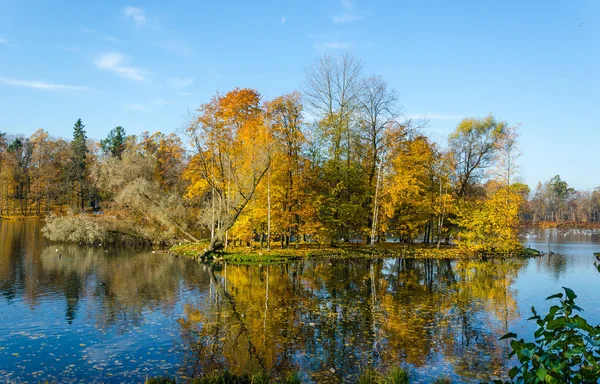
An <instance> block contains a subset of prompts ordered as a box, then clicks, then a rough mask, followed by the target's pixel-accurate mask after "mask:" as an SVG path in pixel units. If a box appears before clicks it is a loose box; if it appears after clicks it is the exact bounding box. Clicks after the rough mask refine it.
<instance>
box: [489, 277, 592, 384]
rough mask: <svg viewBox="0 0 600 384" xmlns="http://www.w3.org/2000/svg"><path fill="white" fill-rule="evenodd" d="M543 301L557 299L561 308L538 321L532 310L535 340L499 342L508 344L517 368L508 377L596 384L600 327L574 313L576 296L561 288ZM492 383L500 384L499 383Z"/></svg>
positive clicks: (521, 380) (522, 380)
mask: <svg viewBox="0 0 600 384" xmlns="http://www.w3.org/2000/svg"><path fill="white" fill-rule="evenodd" d="M563 289H564V290H565V293H564V294H562V293H557V294H555V295H552V296H550V297H548V298H547V299H546V300H550V299H558V300H559V302H560V305H553V306H551V307H550V310H549V312H548V314H547V315H546V316H544V317H541V316H540V315H538V313H537V312H536V310H535V308H531V310H532V312H533V316H532V317H531V318H529V320H534V321H535V322H536V323H537V325H538V329H537V330H536V331H535V333H534V336H535V340H534V341H532V342H526V341H525V340H523V339H519V340H518V339H517V335H516V334H514V333H508V334H506V335H504V336H503V337H502V338H501V339H513V340H511V342H510V346H511V348H512V352H511V354H510V356H517V359H518V360H519V365H517V366H515V367H513V368H512V369H511V370H510V372H509V376H510V378H511V379H512V380H515V381H516V382H517V383H596V382H598V380H599V379H600V326H598V325H597V326H592V325H590V324H588V322H587V321H586V320H585V319H584V318H583V317H581V316H579V315H578V314H574V313H575V312H580V311H582V309H581V308H579V307H578V306H577V305H575V298H576V297H577V295H575V292H573V291H572V290H571V289H569V288H564V287H563ZM495 383H502V381H501V380H497V381H495Z"/></svg>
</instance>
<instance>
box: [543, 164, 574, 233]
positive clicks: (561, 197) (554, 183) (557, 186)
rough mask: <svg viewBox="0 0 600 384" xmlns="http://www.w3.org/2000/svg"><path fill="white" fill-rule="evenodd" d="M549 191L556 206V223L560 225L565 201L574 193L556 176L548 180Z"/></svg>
mask: <svg viewBox="0 0 600 384" xmlns="http://www.w3.org/2000/svg"><path fill="white" fill-rule="evenodd" d="M549 189H550V191H551V194H552V199H553V201H554V204H555V206H556V221H557V223H560V220H561V219H562V216H563V211H564V208H565V204H566V202H567V200H568V199H569V198H570V197H571V196H572V195H573V194H574V193H575V190H574V189H573V188H571V187H569V184H567V182H566V181H564V180H562V179H561V178H560V176H559V175H556V176H554V177H553V178H552V179H550V183H549Z"/></svg>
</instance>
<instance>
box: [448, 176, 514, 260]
mask: <svg viewBox="0 0 600 384" xmlns="http://www.w3.org/2000/svg"><path fill="white" fill-rule="evenodd" d="M521 203H522V196H521V195H519V194H517V193H514V192H511V190H510V188H508V187H507V186H504V187H500V188H498V189H496V190H495V191H493V192H491V194H490V196H488V198H487V199H485V200H484V201H471V202H463V203H462V204H461V206H460V207H459V208H458V224H459V227H460V228H461V230H460V231H459V234H458V245H459V247H460V248H461V249H463V250H464V251H466V252H469V253H480V254H482V255H486V254H493V253H511V252H514V251H515V250H518V249H519V248H520V247H521V244H520V243H519V239H518V238H517V225H518V224H519V207H520V205H521Z"/></svg>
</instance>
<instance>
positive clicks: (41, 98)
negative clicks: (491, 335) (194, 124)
mask: <svg viewBox="0 0 600 384" xmlns="http://www.w3.org/2000/svg"><path fill="white" fill-rule="evenodd" d="M599 22H600V1H596V0H588V1H585V0H573V1H564V0H562V1H416V0H415V1H393V0H391V1H387V0H375V1H368V2H367V1H359V0H356V1H353V0H342V1H340V0H322V1H283V0H282V1H262V2H260V1H220V2H219V1H210V2H209V1H172V2H165V1H147V2H127V1H126V2H121V1H67V2H50V1H24V0H23V1H16V0H15V1H7V0H0V131H4V132H9V133H25V134H30V133H32V132H34V131H35V130H37V129H39V128H44V129H46V130H48V131H49V132H50V133H51V134H52V135H54V136H60V137H65V138H68V137H70V135H71V132H72V126H73V123H74V122H75V120H76V119H77V118H79V117H81V118H82V119H83V121H84V123H85V124H86V128H87V130H88V136H90V137H93V138H102V137H104V136H105V135H106V134H107V133H108V131H109V130H110V129H112V128H113V127H115V126H117V125H122V126H123V127H125V129H126V130H127V132H128V133H140V132H142V131H144V130H149V131H157V130H161V131H164V132H170V131H174V130H177V129H179V128H180V127H181V126H183V124H184V122H185V121H186V118H187V116H188V111H193V110H194V109H195V108H196V107H197V106H198V105H199V104H200V103H203V102H206V101H207V100H208V99H209V98H210V97H211V96H212V95H213V94H214V93H215V92H216V91H228V90H230V89H232V88H234V87H253V88H256V89H258V90H259V91H260V92H261V93H262V94H263V95H264V96H265V97H266V98H270V97H274V96H277V95H279V94H282V93H287V92H290V91H293V90H299V89H301V88H302V84H303V78H304V69H305V67H306V66H308V65H310V64H311V63H312V62H313V61H314V60H315V58H317V57H318V56H319V55H321V54H323V53H326V52H330V53H336V52H340V53H341V52H345V51H350V52H351V53H353V54H354V55H355V56H357V57H358V58H360V59H362V60H364V62H365V72H366V73H373V74H380V75H382V76H384V78H385V79H386V80H387V81H388V82H389V83H390V85H391V86H392V87H394V88H396V89H397V90H398V92H399V94H400V95H401V102H402V104H403V106H404V111H405V113H406V114H407V115H410V116H420V115H424V114H426V115H427V116H428V118H429V121H430V127H429V130H428V131H429V132H430V133H431V136H432V137H434V138H435V139H437V140H438V141H445V137H446V136H447V134H448V133H449V132H451V131H452V130H453V129H454V128H455V127H456V125H457V123H458V122H459V121H460V119H461V118H462V117H464V116H485V115H487V114H488V113H490V112H492V113H493V114H494V115H496V116H497V117H498V118H500V119H503V120H506V121H507V122H509V123H510V124H516V123H520V124H521V132H522V137H521V149H522V151H523V156H522V158H521V163H522V168H523V170H522V171H523V177H524V179H525V181H526V182H527V183H529V184H530V185H531V186H532V187H534V186H535V183H536V182H537V181H538V180H542V181H545V180H548V179H549V178H550V177H552V176H553V175H555V174H560V175H561V176H562V177H563V179H565V180H567V182H569V183H570V184H571V185H572V186H574V187H576V188H578V189H591V188H593V187H595V186H598V185H600V167H599V166H600V75H599V74H598V70H599V68H600V65H599V62H600V23H599Z"/></svg>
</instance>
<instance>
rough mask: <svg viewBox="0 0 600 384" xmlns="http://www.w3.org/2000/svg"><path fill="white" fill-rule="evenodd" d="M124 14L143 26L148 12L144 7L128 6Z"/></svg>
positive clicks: (137, 24)
mask: <svg viewBox="0 0 600 384" xmlns="http://www.w3.org/2000/svg"><path fill="white" fill-rule="evenodd" d="M123 16H125V17H126V18H129V19H131V20H133V22H134V23H135V25H136V26H138V27H141V26H142V25H144V24H145V23H146V12H144V10H143V9H142V8H137V7H131V6H129V7H126V8H125V9H123Z"/></svg>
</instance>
